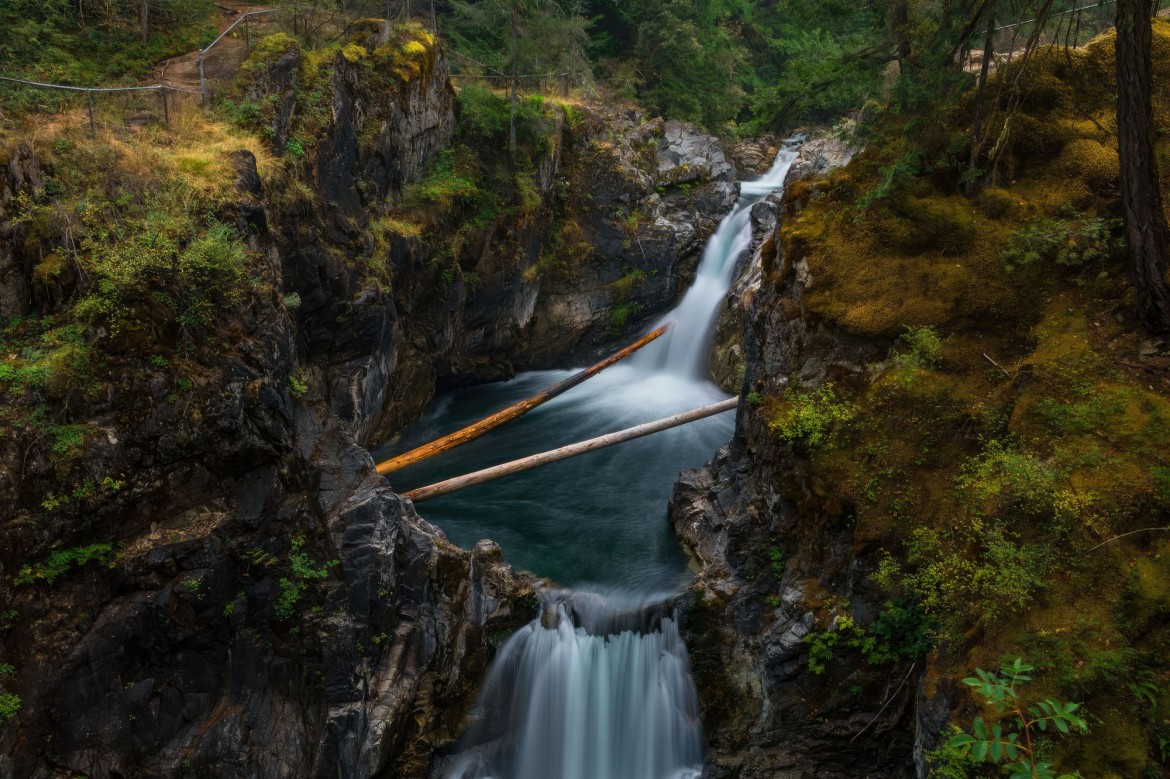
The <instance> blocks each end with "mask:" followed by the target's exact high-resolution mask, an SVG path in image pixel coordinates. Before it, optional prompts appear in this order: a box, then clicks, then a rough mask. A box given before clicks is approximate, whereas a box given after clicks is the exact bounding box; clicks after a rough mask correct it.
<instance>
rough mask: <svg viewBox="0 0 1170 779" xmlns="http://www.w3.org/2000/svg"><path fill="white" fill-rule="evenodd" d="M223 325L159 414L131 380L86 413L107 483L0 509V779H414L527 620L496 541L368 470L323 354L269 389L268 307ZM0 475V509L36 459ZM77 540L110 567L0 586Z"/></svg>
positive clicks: (247, 200)
mask: <svg viewBox="0 0 1170 779" xmlns="http://www.w3.org/2000/svg"><path fill="white" fill-rule="evenodd" d="M236 162H237V167H238V170H239V172H240V175H239V179H238V182H237V186H238V187H239V189H240V191H239V204H238V207H237V210H236V214H235V215H234V218H235V220H236V224H237V229H238V230H239V231H240V232H241V233H243V234H246V235H248V236H250V238H249V240H250V243H251V244H252V249H253V250H254V251H256V252H258V253H262V254H266V255H269V256H273V257H276V256H279V255H280V249H279V246H280V240H279V237H278V236H276V235H273V234H272V233H270V232H268V230H267V229H266V225H267V224H268V222H269V220H268V219H267V218H266V208H268V207H269V205H270V204H268V203H267V201H266V200H265V199H264V197H263V193H262V191H258V182H259V177H258V176H256V171H255V167H254V161H253V160H251V155H247V154H244V155H237V158H236ZM225 217H226V215H225ZM289 261H290V260H287V259H286V263H287V262H289ZM282 272H283V266H282V263H281V262H272V263H270V265H269V266H268V268H267V270H266V273H268V274H269V277H268V278H267V279H266V281H267V282H268V283H270V284H272V285H273V286H277V287H279V285H280V282H281V275H282ZM234 317H235V321H234V325H235V327H236V328H237V331H238V332H239V333H240V340H239V342H238V343H237V344H235V346H234V347H233V348H232V349H231V350H230V351H227V352H225V354H224V357H223V363H222V366H221V369H220V371H219V372H218V374H217V375H214V376H206V377H203V378H201V379H200V382H199V384H198V385H197V386H195V387H193V388H192V390H191V392H190V394H189V396H188V397H186V398H185V399H184V402H183V404H182V405H180V404H178V403H173V402H163V398H162V394H163V392H164V390H162V389H159V390H158V391H157V392H156V391H155V387H154V384H155V382H154V381H153V380H151V379H150V378H149V376H148V377H146V378H143V379H141V380H136V382H135V383H134V384H131V385H128V386H125V387H122V388H120V394H121V398H120V400H119V401H118V402H117V403H114V404H112V405H111V406H110V409H109V412H108V413H107V414H106V415H105V416H101V417H97V418H94V419H92V420H90V422H89V424H90V425H91V427H93V428H94V429H100V430H102V431H104V438H103V439H102V440H99V441H97V442H95V443H94V444H93V445H92V446H91V447H90V449H89V451H88V453H87V455H86V461H85V463H84V467H85V468H86V469H88V470H89V471H91V472H92V473H95V474H102V473H104V474H111V473H116V474H123V475H124V476H123V481H120V482H119V483H118V485H117V486H116V487H114V488H111V489H112V490H113V491H114V493H116V494H114V495H112V496H111V497H110V499H109V500H105V501H102V502H101V503H99V504H97V506H96V507H91V508H82V507H80V506H75V507H68V506H67V507H65V508H62V509H57V510H54V511H50V512H49V513H47V514H43V515H41V516H39V517H34V516H31V515H25V516H24V517H23V518H21V516H20V515H17V516H16V517H15V518H10V517H6V519H8V520H9V521H8V523H7V524H6V526H5V544H4V548H3V549H2V550H0V600H2V601H3V602H4V603H5V604H6V605H5V615H4V617H3V620H4V621H3V626H2V627H0V650H3V653H4V656H5V657H6V658H12V659H14V660H16V661H17V662H18V663H19V665H20V668H21V674H20V679H19V680H18V681H17V693H18V694H19V695H20V696H21V698H22V699H23V706H22V709H21V712H20V715H19V718H18V719H17V720H16V721H15V722H14V723H10V724H9V725H8V726H6V727H5V728H4V730H3V732H2V733H0V754H2V755H3V756H2V757H0V777H4V779H17V778H20V779H23V778H24V777H36V778H40V777H45V778H48V777H63V776H75V775H87V776H94V777H117V776H201V777H240V778H241V779H243V778H244V777H268V776H305V777H309V776H313V777H362V776H377V775H392V776H420V777H421V776H425V775H427V772H428V768H429V757H430V754H431V751H432V749H431V745H432V744H442V743H446V742H448V741H450V740H452V739H453V738H454V736H455V733H456V730H457V729H458V728H459V726H460V725H461V717H462V713H463V706H465V705H467V703H469V702H470V700H471V699H472V697H473V695H474V693H475V689H476V685H477V683H478V680H479V678H480V677H481V675H482V673H483V670H484V669H485V667H486V665H487V663H488V662H489V660H490V657H491V654H492V653H493V651H494V647H496V646H498V644H499V642H500V641H502V640H503V639H504V638H505V637H506V636H507V635H508V633H509V632H510V631H511V630H513V629H514V628H515V627H518V626H519V625H521V624H524V623H525V622H527V621H528V620H530V619H531V618H532V617H533V616H534V614H535V609H536V600H535V597H534V595H533V589H532V588H533V584H534V582H533V581H532V580H531V579H530V578H529V577H526V576H519V575H517V574H515V573H514V572H513V571H512V570H511V568H510V567H508V566H507V565H506V564H505V563H504V562H503V558H502V554H501V552H500V550H499V548H498V547H495V546H494V545H492V544H490V543H485V544H481V545H479V546H477V547H476V548H475V549H474V550H472V551H471V552H467V551H463V550H460V549H458V548H456V547H454V546H453V545H451V544H450V543H449V542H448V541H447V540H446V538H445V537H444V536H443V535H442V533H440V532H439V531H438V530H437V529H436V528H434V527H432V526H430V525H429V524H428V523H426V522H425V521H423V520H422V519H421V518H419V516H418V515H417V514H416V513H415V512H414V510H413V508H412V506H411V505H410V504H409V503H408V502H406V501H404V500H403V499H402V498H400V497H398V496H397V495H395V494H394V493H393V492H391V490H390V488H389V486H388V485H387V484H386V482H385V481H384V480H382V479H381V478H380V477H378V476H377V475H376V474H375V472H374V469H373V461H372V459H371V457H370V455H369V454H368V453H367V452H366V451H365V450H364V449H361V448H359V447H358V446H356V445H355V443H354V441H353V438H352V431H351V429H350V427H349V426H348V425H347V424H346V423H345V422H344V421H343V420H340V419H338V418H337V416H336V415H334V414H333V413H332V410H331V408H330V404H329V403H328V396H329V394H330V392H331V390H332V388H331V386H330V384H329V368H328V366H319V365H318V366H312V365H310V366H309V367H307V368H305V369H304V370H305V376H306V378H305V382H306V384H307V385H308V389H307V391H306V392H305V393H303V394H301V393H298V394H300V395H301V396H300V397H299V398H295V399H294V398H293V397H292V396H290V394H289V389H288V386H289V383H288V377H289V375H290V374H291V372H292V371H293V366H294V361H295V355H296V353H297V351H298V344H300V343H303V333H301V332H299V331H298V328H297V323H296V322H294V321H293V320H292V319H291V318H290V317H289V316H288V313H287V311H286V309H285V308H284V306H283V305H281V304H280V300H279V296H269V297H267V298H263V299H261V300H259V301H257V302H256V303H255V304H254V305H249V306H247V307H244V308H241V309H239V310H238V311H237V312H236V313H235V314H234ZM162 386H165V385H162V384H160V387H162ZM2 466H3V467H2V468H0V471H2V472H3V473H4V474H5V487H6V489H10V490H11V491H10V492H9V494H10V495H11V496H12V501H11V503H10V504H9V508H8V509H6V512H10V511H11V510H12V509H14V508H15V507H16V506H17V505H23V504H24V503H26V501H25V495H24V493H25V492H27V491H30V490H35V488H36V484H37V483H38V481H40V480H42V479H49V478H51V472H52V467H53V466H52V464H51V463H49V462H47V461H45V460H43V459H40V456H39V455H38V456H37V457H34V459H32V460H26V461H25V462H23V463H14V462H4V463H3V464H2ZM17 473H18V474H19V478H20V481H19V482H13V481H12V480H11V477H12V476H13V474H17ZM6 502H7V501H6ZM99 539H102V540H109V541H116V542H117V545H118V551H117V554H116V556H115V554H114V548H113V545H112V544H108V545H106V546H105V547H104V548H105V552H104V553H102V552H99V553H98V554H97V558H100V563H90V564H88V565H86V564H82V565H81V566H80V567H78V568H75V569H73V570H71V571H69V572H67V573H65V574H62V575H61V576H60V578H59V579H58V580H56V581H54V582H52V585H51V588H50V585H49V584H36V583H34V584H27V585H21V586H16V585H14V575H15V574H16V573H17V572H18V571H19V570H20V569H21V567H22V566H25V565H26V564H28V563H29V562H31V561H38V560H44V559H46V558H47V556H48V555H49V554H50V552H52V551H53V550H59V549H63V548H77V547H81V546H86V545H88V544H92V543H93V542H94V541H95V540H99ZM99 546H100V545H99ZM86 548H90V547H88V546H87V547H86Z"/></svg>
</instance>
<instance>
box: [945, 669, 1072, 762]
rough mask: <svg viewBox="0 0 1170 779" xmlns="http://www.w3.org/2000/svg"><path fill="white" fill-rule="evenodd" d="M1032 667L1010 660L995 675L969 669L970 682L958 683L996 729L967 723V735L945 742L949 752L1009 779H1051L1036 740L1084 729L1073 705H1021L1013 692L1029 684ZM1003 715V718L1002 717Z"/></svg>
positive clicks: (979, 719) (1050, 702) (1044, 702)
mask: <svg viewBox="0 0 1170 779" xmlns="http://www.w3.org/2000/svg"><path fill="white" fill-rule="evenodd" d="M1031 671H1032V666H1030V665H1027V664H1026V663H1024V661H1023V660H1021V659H1019V658H1016V659H1015V660H1014V661H1013V662H1012V663H1011V664H1010V665H1005V666H1004V667H1002V668H1001V669H1000V670H999V673H995V672H992V671H984V670H983V669H982V668H976V669H975V674H976V675H975V676H972V677H968V678H966V679H964V680H963V683H964V684H966V685H967V686H968V687H971V688H973V689H974V691H975V693H976V694H977V695H978V696H979V697H981V698H982V699H983V701H984V703H985V704H986V705H988V706H990V707H991V708H993V709H995V712H996V713H997V714H998V715H1000V718H999V719H998V724H994V725H990V724H988V723H985V722H984V721H983V718H982V717H976V718H975V720H974V722H973V723H972V726H971V730H972V734H967V733H963V732H959V733H956V734H955V735H954V736H952V737H951V739H950V740H949V741H948V742H947V743H948V745H949V746H950V747H951V748H952V749H956V750H959V751H960V752H962V753H968V754H970V755H971V756H972V757H973V758H975V759H976V760H979V761H987V762H991V763H998V764H1003V767H1004V768H1005V769H1006V770H1008V771H1010V772H1011V776H1012V779H1056V775H1057V774H1056V771H1055V769H1053V767H1052V764H1051V763H1048V762H1046V761H1044V760H1042V759H1041V758H1040V755H1039V754H1038V749H1037V746H1036V744H1035V742H1036V739H1038V738H1039V734H1040V733H1042V732H1047V731H1048V728H1049V727H1050V726H1051V727H1052V728H1053V729H1054V730H1056V731H1059V732H1060V733H1065V734H1067V733H1070V732H1071V731H1073V730H1077V731H1080V732H1082V733H1084V732H1087V731H1088V730H1089V726H1088V723H1086V722H1085V720H1084V719H1083V718H1082V717H1081V716H1080V715H1079V714H1077V713H1076V712H1077V709H1079V708H1080V704H1078V703H1065V702H1062V701H1058V700H1054V699H1052V698H1049V699H1047V700H1042V701H1037V702H1036V703H1034V704H1032V705H1028V704H1027V703H1025V701H1024V698H1023V697H1022V696H1021V695H1020V691H1019V687H1020V686H1021V685H1023V684H1024V683H1025V682H1028V681H1031V679H1032V677H1031V676H1029V675H1028V674H1029V673H1030V672H1031ZM1003 715H1007V716H1006V717H1005V716H1003Z"/></svg>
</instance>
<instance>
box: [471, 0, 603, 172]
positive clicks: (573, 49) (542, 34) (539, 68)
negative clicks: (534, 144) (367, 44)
mask: <svg viewBox="0 0 1170 779" xmlns="http://www.w3.org/2000/svg"><path fill="white" fill-rule="evenodd" d="M451 10H452V15H451V20H450V24H449V27H448V33H449V35H450V36H451V38H452V40H454V42H455V44H456V49H457V51H459V52H461V53H462V54H464V55H465V56H466V57H467V58H468V59H469V60H470V61H472V62H474V63H477V64H479V66H480V67H482V68H483V69H484V70H486V71H487V72H486V73H485V74H484V75H486V76H489V77H492V78H496V79H497V80H503V81H504V84H505V85H506V86H507V88H508V102H509V115H510V119H509V128H508V136H509V152H510V153H511V156H512V158H513V159H515V156H516V115H517V106H518V103H519V93H520V87H521V82H522V81H524V80H525V79H529V78H533V77H535V76H540V75H544V76H547V77H549V78H551V77H554V76H556V75H559V74H567V77H568V78H570V79H572V80H574V81H577V82H581V81H584V80H586V79H587V78H588V74H589V62H588V60H587V58H586V56H585V44H586V42H587V40H588V35H587V34H586V31H585V28H586V24H587V22H586V20H585V19H584V17H582V16H580V15H579V14H577V13H575V8H574V7H572V6H570V5H568V4H566V3H562V2H559V0H480V1H479V2H464V1H463V0H455V1H454V2H452V4H451Z"/></svg>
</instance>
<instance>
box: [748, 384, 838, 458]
mask: <svg viewBox="0 0 1170 779" xmlns="http://www.w3.org/2000/svg"><path fill="white" fill-rule="evenodd" d="M856 413H857V407H856V406H854V405H853V404H852V403H850V402H849V401H848V400H845V399H844V398H842V397H840V396H839V395H838V394H837V390H836V389H835V388H834V386H833V385H832V384H831V383H825V384H822V385H820V386H819V387H817V388H816V389H815V390H812V391H805V390H802V389H796V388H793V389H789V390H788V392H787V393H786V394H785V396H784V399H783V400H782V401H781V403H780V404H779V406H778V408H777V409H776V410H775V412H774V413H772V414H771V415H769V418H768V427H769V428H770V429H771V430H772V432H774V433H775V434H776V435H777V436H778V437H779V438H780V440H782V441H784V442H785V443H788V444H792V445H797V444H799V445H803V446H806V447H808V448H809V449H816V448H818V447H822V446H826V445H827V444H828V443H829V442H830V441H831V440H832V438H833V436H834V435H835V434H836V433H837V432H838V431H839V430H840V429H841V428H842V427H843V426H844V425H846V424H848V423H849V421H850V420H852V419H853V417H854V415H856Z"/></svg>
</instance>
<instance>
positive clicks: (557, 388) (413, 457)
mask: <svg viewBox="0 0 1170 779" xmlns="http://www.w3.org/2000/svg"><path fill="white" fill-rule="evenodd" d="M670 326H671V323H670V322H668V323H666V324H665V325H663V326H662V327H660V328H658V329H657V330H654V331H652V332H650V333H647V334H646V335H644V336H642V337H641V338H639V339H638V340H637V341H635V342H634V343H632V344H630V345H629V346H627V347H626V348H625V349H622V350H621V351H619V352H617V353H615V354H613V355H611V356H610V357H607V358H606V359H604V360H602V361H601V362H599V363H597V364H596V365H592V366H590V367H588V368H586V369H585V370H583V371H581V372H580V373H575V374H573V375H572V376H570V377H569V378H567V379H565V380H564V381H561V382H557V383H556V384H554V385H552V386H551V387H549V388H548V389H546V390H545V391H544V392H540V393H538V394H536V395H533V396H532V397H530V398H527V399H525V400H522V401H520V402H519V403H516V404H513V405H511V406H508V407H507V408H505V409H503V410H502V411H497V412H496V413H494V414H492V415H491V416H490V417H486V418H484V419H481V420H479V421H478V422H476V423H475V424H473V425H468V426H467V427H465V428H463V429H462V430H456V431H455V432H454V433H450V434H448V435H445V436H443V437H442V438H438V439H435V440H434V441H431V442H430V443H429V444H423V445H422V446H419V447H416V448H414V449H411V450H410V451H409V452H404V453H403V454H400V455H398V456H396V457H392V458H390V459H389V460H385V461H383V462H380V463H378V473H379V474H380V475H382V476H385V475H386V474H388V473H390V472H391V471H396V470H398V469H399V468H405V467H406V466H408V465H411V464H412V463H416V462H418V461H419V460H425V459H426V458H428V457H432V456H434V455H436V454H439V453H440V452H445V451H447V450H449V449H454V448H455V447H456V446H459V445H460V444H465V443H467V442H468V441H471V440H472V439H475V438H479V437H480V436H481V435H483V434H484V433H486V432H488V431H489V430H493V429H495V428H497V427H499V426H500V425H502V424H504V423H505V422H509V421H511V420H513V419H515V418H516V417H519V416H522V415H524V414H527V413H528V412H529V411H531V410H532V409H534V408H536V407H537V406H539V405H540V404H542V403H547V402H548V401H550V400H552V399H553V398H555V397H556V396H557V395H560V394H561V393H563V392H566V391H568V390H570V389H572V388H573V387H576V386H577V385H578V384H580V383H581V382H583V381H585V380H586V379H589V378H592V377H593V376H596V375H597V374H598V373H601V372H602V371H603V370H605V369H606V368H608V367H609V366H611V365H613V364H614V363H616V362H619V361H621V360H624V359H625V358H626V357H629V356H630V355H631V354H633V353H634V352H636V351H638V350H639V349H641V348H642V347H643V346H645V345H646V344H648V343H650V342H651V341H653V340H655V339H656V338H658V337H659V336H661V335H662V334H663V333H665V332H666V331H667V330H669V329H670Z"/></svg>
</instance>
